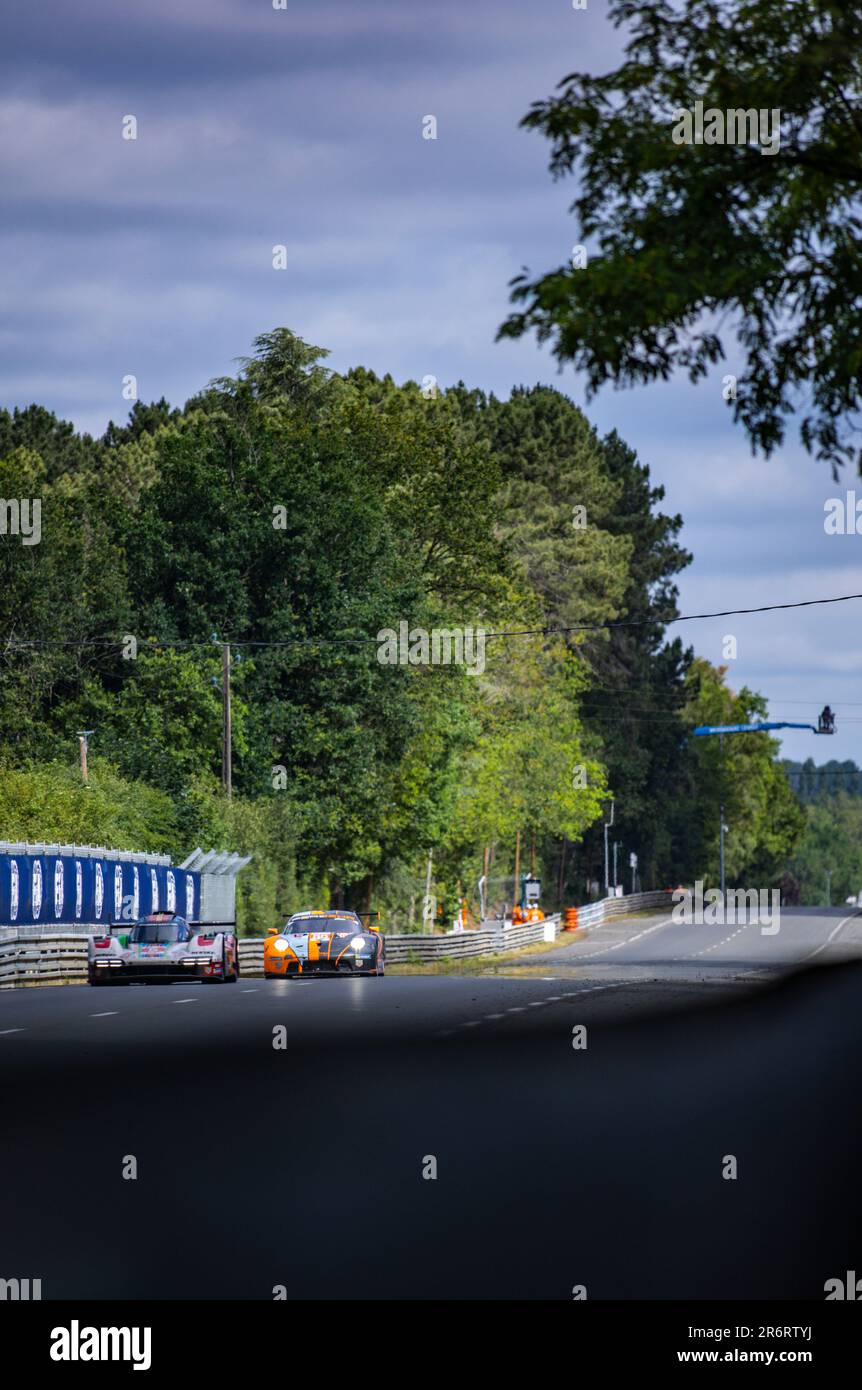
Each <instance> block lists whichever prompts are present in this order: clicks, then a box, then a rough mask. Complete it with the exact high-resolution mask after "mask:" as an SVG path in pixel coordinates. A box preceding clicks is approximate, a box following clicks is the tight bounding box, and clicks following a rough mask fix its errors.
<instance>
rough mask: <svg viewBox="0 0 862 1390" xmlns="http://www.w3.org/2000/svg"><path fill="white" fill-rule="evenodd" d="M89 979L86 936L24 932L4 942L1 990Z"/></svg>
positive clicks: (0, 959)
mask: <svg viewBox="0 0 862 1390" xmlns="http://www.w3.org/2000/svg"><path fill="white" fill-rule="evenodd" d="M86 978H87V940H86V937H81V936H80V935H75V934H73V933H68V934H63V935H59V934H57V935H53V936H48V935H46V934H45V933H43V932H39V933H38V934H35V933H33V934H31V933H30V932H27V933H26V934H25V933H23V932H22V933H16V935H15V939H14V940H11V941H10V940H8V939H7V940H5V941H0V989H12V988H14V986H15V985H41V984H48V983H50V982H51V981H59V980H86Z"/></svg>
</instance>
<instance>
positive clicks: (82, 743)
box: [78, 729, 93, 782]
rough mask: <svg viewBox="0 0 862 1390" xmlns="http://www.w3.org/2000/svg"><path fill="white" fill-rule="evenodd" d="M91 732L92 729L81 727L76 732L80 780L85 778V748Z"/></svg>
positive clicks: (84, 780)
mask: <svg viewBox="0 0 862 1390" xmlns="http://www.w3.org/2000/svg"><path fill="white" fill-rule="evenodd" d="M92 733H93V730H92V729H82V730H81V731H80V732H79V734H78V747H79V748H80V750H81V780H82V781H83V782H86V780H87V748H88V746H89V742H90V734H92Z"/></svg>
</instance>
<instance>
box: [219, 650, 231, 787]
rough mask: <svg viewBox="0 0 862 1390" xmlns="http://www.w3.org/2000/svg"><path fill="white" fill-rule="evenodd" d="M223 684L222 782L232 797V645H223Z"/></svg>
mask: <svg viewBox="0 0 862 1390" xmlns="http://www.w3.org/2000/svg"><path fill="white" fill-rule="evenodd" d="M221 650H222V683H221V704H222V748H221V780H222V786H223V787H224V790H225V795H227V796H231V795H232V792H233V775H232V762H233V754H232V749H231V731H230V643H229V642H223V643H222V649H221Z"/></svg>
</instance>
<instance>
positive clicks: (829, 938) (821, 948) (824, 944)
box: [802, 912, 862, 961]
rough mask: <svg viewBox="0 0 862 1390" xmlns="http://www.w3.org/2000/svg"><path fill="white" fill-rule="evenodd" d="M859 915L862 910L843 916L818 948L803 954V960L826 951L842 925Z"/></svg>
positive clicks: (810, 958) (861, 914)
mask: <svg viewBox="0 0 862 1390" xmlns="http://www.w3.org/2000/svg"><path fill="white" fill-rule="evenodd" d="M859 916H862V913H860V912H851V913H850V915H849V917H844V918H842V920H841V921H840V922H839V923H838V926H837V927H835V928H834V929H833V930H832V931H831V932H830V933H829V935H828V936H827V938H826V940H825V941H823V942H821V944H820V945H819V946H818V947H817V949H816V950H814V951H811V952H810V954H809V955H807V956H803V957H802V960H803V961H806V960H813V959H814V957H815V956H819V955H820V952H821V951H825V950H826V947H827V946H831V945H832V942H833V941H834V940H835V938H836V936H837V935H838V933H839V932H840V930H841V928H842V927H846V925H847V923H848V922H852V921H853V918H854V917H859Z"/></svg>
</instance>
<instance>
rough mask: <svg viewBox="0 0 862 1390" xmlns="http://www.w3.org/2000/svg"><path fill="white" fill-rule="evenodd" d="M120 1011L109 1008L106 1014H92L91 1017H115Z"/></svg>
mask: <svg viewBox="0 0 862 1390" xmlns="http://www.w3.org/2000/svg"><path fill="white" fill-rule="evenodd" d="M119 1012H120V1011H119V1009H108V1011H107V1013H104V1014H90V1018H113V1017H114V1016H115V1015H116V1014H118V1013H119Z"/></svg>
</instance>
